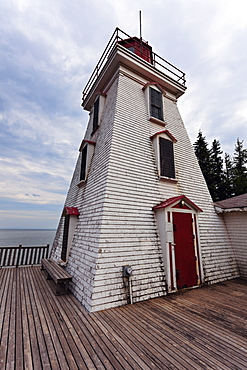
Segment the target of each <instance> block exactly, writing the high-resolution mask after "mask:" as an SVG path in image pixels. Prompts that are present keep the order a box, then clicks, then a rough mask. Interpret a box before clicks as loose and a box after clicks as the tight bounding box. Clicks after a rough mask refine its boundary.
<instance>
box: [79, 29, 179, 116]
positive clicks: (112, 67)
mask: <svg viewBox="0 0 247 370" xmlns="http://www.w3.org/2000/svg"><path fill="white" fill-rule="evenodd" d="M121 65H124V66H125V67H127V68H129V69H131V70H134V71H135V72H136V73H137V74H139V75H142V76H143V75H145V77H146V78H147V79H148V80H149V81H156V82H157V83H158V84H160V85H161V86H162V87H163V88H165V89H166V90H167V91H169V92H171V93H172V94H173V95H174V96H175V97H176V98H178V97H179V96H181V95H182V94H183V93H184V92H185V90H186V87H185V73H184V72H183V71H181V70H180V69H178V68H177V67H175V66H174V65H172V64H171V63H169V62H168V61H167V60H165V59H163V58H162V57H161V56H159V55H157V54H156V53H154V52H153V50H152V47H151V46H150V45H148V43H147V42H145V41H143V40H142V39H140V38H138V37H136V36H134V37H131V36H129V35H128V34H126V33H125V32H123V31H121V30H120V29H119V28H116V30H115V32H114V33H113V35H112V36H111V38H110V40H109V42H108V44H107V46H106V48H105V50H104V52H103V54H102V55H101V57H100V59H99V62H98V63H97V65H96V67H95V69H94V71H93V73H92V74H91V76H90V78H89V80H88V82H87V84H86V86H85V88H84V90H83V97H82V106H83V107H84V109H86V110H90V109H91V107H92V105H93V102H94V100H95V96H94V94H95V92H96V91H104V88H105V85H106V84H107V83H108V82H109V81H110V79H111V78H112V76H113V75H114V73H115V72H116V71H117V69H118V68H119V67H120V66H121Z"/></svg>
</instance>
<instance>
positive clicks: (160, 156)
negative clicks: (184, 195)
mask: <svg viewBox="0 0 247 370" xmlns="http://www.w3.org/2000/svg"><path fill="white" fill-rule="evenodd" d="M151 139H152V141H153V145H154V152H155V158H156V164H157V170H158V175H159V177H160V179H164V180H166V179H167V180H170V179H172V180H176V174H175V161H174V143H176V142H177V140H176V139H175V137H174V136H173V135H172V134H171V133H170V132H169V131H168V130H163V131H160V132H157V133H156V134H154V135H153V136H151Z"/></svg>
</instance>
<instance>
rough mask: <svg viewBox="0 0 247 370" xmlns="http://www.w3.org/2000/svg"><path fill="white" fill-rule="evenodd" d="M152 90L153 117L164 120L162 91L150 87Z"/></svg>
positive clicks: (151, 112) (151, 106) (151, 105)
mask: <svg viewBox="0 0 247 370" xmlns="http://www.w3.org/2000/svg"><path fill="white" fill-rule="evenodd" d="M149 92H150V114H151V116H152V117H155V118H158V119H160V120H161V121H163V101H162V94H161V92H160V91H158V90H156V89H153V88H152V87H150V88H149Z"/></svg>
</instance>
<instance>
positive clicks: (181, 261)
mask: <svg viewBox="0 0 247 370" xmlns="http://www.w3.org/2000/svg"><path fill="white" fill-rule="evenodd" d="M192 222H193V219H192V214H191V213H179V212H174V213H173V230H174V243H175V263H176V277H177V288H178V289H182V288H187V287H191V286H195V285H197V272H196V256H195V249H194V237H193V228H192Z"/></svg>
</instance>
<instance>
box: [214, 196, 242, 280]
mask: <svg viewBox="0 0 247 370" xmlns="http://www.w3.org/2000/svg"><path fill="white" fill-rule="evenodd" d="M215 208H216V212H217V213H218V214H219V216H220V217H222V218H223V219H224V221H225V223H226V227H227V230H228V233H229V235H230V239H231V241H232V245H233V247H234V251H235V256H236V259H237V262H238V266H239V270H240V275H241V277H243V278H247V193H246V194H242V195H238V196H235V197H232V198H229V199H225V200H221V201H220V202H217V203H215Z"/></svg>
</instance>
